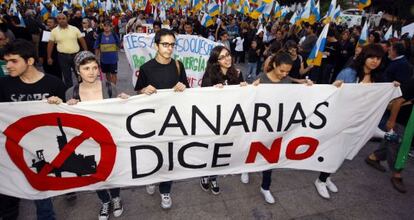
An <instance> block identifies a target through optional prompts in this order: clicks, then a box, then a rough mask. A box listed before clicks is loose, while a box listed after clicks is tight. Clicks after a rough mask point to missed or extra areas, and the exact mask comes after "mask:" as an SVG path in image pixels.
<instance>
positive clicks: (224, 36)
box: [217, 31, 230, 50]
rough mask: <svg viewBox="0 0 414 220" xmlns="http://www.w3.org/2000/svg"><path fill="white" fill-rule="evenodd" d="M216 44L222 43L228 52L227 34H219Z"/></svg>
mask: <svg viewBox="0 0 414 220" xmlns="http://www.w3.org/2000/svg"><path fill="white" fill-rule="evenodd" d="M217 43H222V44H223V45H224V46H225V47H226V48H227V49H229V50H230V41H229V34H228V33H227V32H225V31H223V32H221V33H220V40H218V41H217Z"/></svg>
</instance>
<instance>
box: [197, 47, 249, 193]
mask: <svg viewBox="0 0 414 220" xmlns="http://www.w3.org/2000/svg"><path fill="white" fill-rule="evenodd" d="M226 85H241V86H245V85H247V83H246V82H244V81H243V75H242V73H241V72H240V71H239V70H237V69H236V68H235V66H234V63H233V59H232V57H231V52H230V50H229V49H227V48H226V47H224V46H216V47H214V48H213V49H212V50H211V53H210V58H209V59H208V61H207V67H206V71H205V73H204V76H203V80H202V83H201V87H208V86H215V87H218V88H223V86H226ZM200 186H201V189H202V190H204V191H208V190H211V192H212V193H213V194H214V195H218V194H220V188H219V185H218V183H217V176H204V177H201V180H200Z"/></svg>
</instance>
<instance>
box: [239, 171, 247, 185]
mask: <svg viewBox="0 0 414 220" xmlns="http://www.w3.org/2000/svg"><path fill="white" fill-rule="evenodd" d="M240 181H241V182H242V183H244V184H248V183H249V173H242V174H241V176H240Z"/></svg>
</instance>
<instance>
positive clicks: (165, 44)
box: [159, 42, 175, 48]
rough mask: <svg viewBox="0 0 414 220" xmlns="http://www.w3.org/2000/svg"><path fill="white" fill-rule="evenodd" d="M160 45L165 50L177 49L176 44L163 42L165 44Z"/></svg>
mask: <svg viewBox="0 0 414 220" xmlns="http://www.w3.org/2000/svg"><path fill="white" fill-rule="evenodd" d="M159 44H161V45H162V46H163V47H164V48H168V47H171V48H174V47H175V43H167V42H163V43H159Z"/></svg>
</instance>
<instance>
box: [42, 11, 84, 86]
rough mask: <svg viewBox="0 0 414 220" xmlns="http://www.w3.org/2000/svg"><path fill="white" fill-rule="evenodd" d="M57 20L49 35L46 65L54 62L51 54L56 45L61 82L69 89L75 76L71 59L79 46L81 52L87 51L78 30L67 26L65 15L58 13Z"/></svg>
mask: <svg viewBox="0 0 414 220" xmlns="http://www.w3.org/2000/svg"><path fill="white" fill-rule="evenodd" d="M57 20H58V26H57V27H56V28H54V29H53V30H52V32H51V33H50V39H49V43H48V45H47V63H48V64H49V65H51V64H53V62H54V60H53V59H52V52H53V48H54V47H55V44H56V48H57V51H58V62H59V65H60V68H61V69H62V73H63V82H64V83H65V85H66V86H67V87H71V86H72V85H73V81H72V75H74V74H75V70H74V63H73V58H74V57H75V55H76V53H77V52H79V50H80V46H82V48H83V50H88V47H87V46H86V41H85V39H84V38H83V37H82V35H81V32H80V31H79V29H78V28H76V27H75V26H72V25H69V24H68V19H67V17H66V15H65V14H63V13H60V14H59V15H58V16H57ZM78 40H79V43H80V46H79V43H78Z"/></svg>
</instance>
